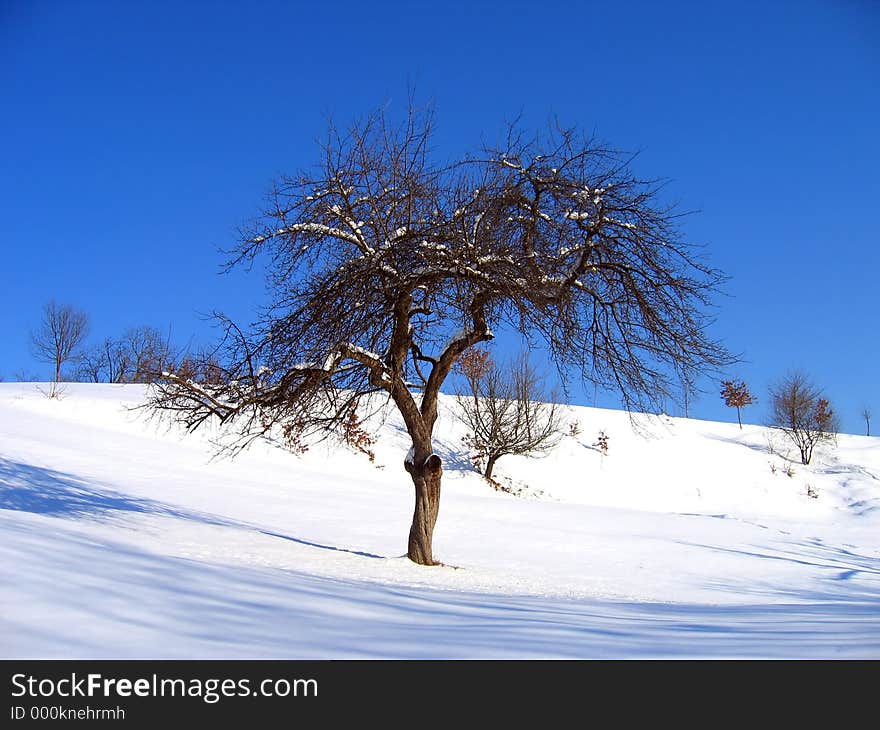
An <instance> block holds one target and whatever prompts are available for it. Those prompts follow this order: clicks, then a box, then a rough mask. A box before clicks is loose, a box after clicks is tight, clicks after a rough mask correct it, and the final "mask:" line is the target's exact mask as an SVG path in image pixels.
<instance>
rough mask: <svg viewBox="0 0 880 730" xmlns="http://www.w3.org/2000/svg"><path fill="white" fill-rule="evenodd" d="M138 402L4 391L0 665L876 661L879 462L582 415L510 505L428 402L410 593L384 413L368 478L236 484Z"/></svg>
mask: <svg viewBox="0 0 880 730" xmlns="http://www.w3.org/2000/svg"><path fill="white" fill-rule="evenodd" d="M144 393H145V391H144V387H143V386H133V385H122V386H121V385H85V384H82V385H67V386H65V388H64V392H63V396H62V397H61V398H60V399H49V398H46V397H45V396H44V395H43V394H42V393H41V391H40V389H39V388H38V387H36V386H35V385H34V384H32V383H19V384H0V535H2V536H0V656H2V657H5V658H9V657H34V658H43V657H77V658H81V657H88V658H97V657H144V658H154V657H156V658H160V657H175V658H183V657H191V658H202V657H205V658H207V657H258V658H270V657H273V658H274V657H278V658H343V657H352V658H478V657H479V658H482V657H569V658H617V657H624V658H631V657H632V658H637V657H794V658H800V657H812V658H832V657H844V658H854V657H863V658H880V438H873V437H872V438H868V437H860V436H851V435H841V436H840V437H839V439H838V446H837V448H835V449H825V450H823V451H821V452H817V454H816V456H815V457H814V462H813V464H812V465H810V466H801V465H800V464H797V463H794V464H792V463H791V462H790V461H788V460H787V459H786V456H787V455H788V456H793V453H788V454H787V453H786V452H791V451H792V450H791V449H790V448H789V447H787V446H786V445H785V443H784V442H783V441H781V440H780V439H779V437H778V436H774V435H772V434H770V433H769V431H768V430H767V429H765V428H762V427H758V426H745V427H744V428H743V429H742V430H740V429H739V428H738V427H737V426H736V424H724V423H712V422H705V421H696V420H684V419H674V418H667V417H659V418H651V419H645V420H641V421H640V422H638V423H636V424H633V423H632V422H631V421H630V419H629V417H628V415H627V414H625V413H622V412H617V411H609V410H600V409H591V408H580V407H577V408H572V409H571V418H570V419H569V420H571V421H577V422H578V423H579V425H580V429H581V433H580V434H579V435H578V436H577V437H572V436H569V435H567V436H566V437H565V438H564V439H563V440H562V442H561V443H560V445H559V446H558V447H557V448H556V449H555V450H554V451H553V452H552V453H551V454H550V455H549V456H547V457H546V458H542V459H526V458H523V457H505V458H503V459H501V460H500V461H499V462H498V465H497V467H496V475H497V476H499V477H500V479H501V481H502V482H503V483H504V484H506V485H509V486H511V487H513V488H514V489H517V490H519V491H520V492H521V493H522V494H521V496H513V495H511V494H508V493H504V492H500V491H496V490H494V489H492V488H491V487H490V486H489V485H488V484H487V483H486V482H485V481H484V480H483V479H482V478H481V477H480V476H479V474H477V473H476V472H475V471H474V469H473V467H472V465H471V464H470V463H469V460H468V458H467V454H466V452H465V450H464V448H463V446H462V436H463V435H464V433H463V429H462V427H461V425H460V424H458V423H457V422H456V420H455V419H454V417H453V416H452V414H451V411H450V409H451V408H452V407H453V400H452V399H450V398H445V399H444V400H443V412H442V414H441V419H440V422H439V423H438V429H437V434H436V451H437V453H438V454H439V455H440V456H441V457H442V458H443V462H444V477H443V497H442V501H441V507H440V518H439V521H438V524H437V529H436V532H435V536H434V553H435V556H436V557H437V558H439V559H440V560H442V561H443V562H444V563H445V565H444V566H443V567H431V568H426V567H421V566H417V565H415V564H413V563H411V562H409V561H408V560H407V559H406V558H405V557H403V554H404V553H405V549H406V538H407V533H408V530H409V523H410V518H411V515H412V499H413V496H412V484H411V482H410V481H409V477H408V475H407V474H406V472H404V470H403V468H402V461H403V458H404V455H405V454H406V452H407V449H408V447H409V443H408V439H407V436H406V433H405V432H404V430H403V428H402V425H401V422H400V419H399V418H397V417H396V416H395V414H394V413H393V412H391V413H388V416H387V418H386V419H385V420H384V422H382V423H381V424H379V423H378V422H377V423H376V428H377V429H378V433H379V439H378V443H377V444H376V446H375V447H374V450H375V452H376V460H375V463H370V461H369V460H368V459H367V457H366V456H364V455H363V454H360V453H356V452H354V451H352V450H351V449H348V448H347V447H344V446H341V445H339V444H336V443H331V442H324V443H321V444H316V445H314V446H312V447H311V448H310V449H309V451H308V452H307V453H305V454H303V455H301V456H297V455H294V454H292V453H290V452H288V451H285V450H283V449H281V448H278V447H277V446H273V445H270V444H267V443H257V444H254V446H253V447H252V448H250V449H249V450H248V451H246V452H244V453H243V454H241V455H240V456H238V457H237V458H235V459H231V460H230V459H217V458H214V454H215V448H214V446H213V444H212V441H213V440H214V439H217V438H219V439H222V438H223V434H222V433H197V434H194V435H188V436H182V434H181V432H180V431H179V429H177V428H174V427H170V426H169V425H168V424H167V423H163V422H159V421H156V420H155V419H153V420H150V419H148V418H147V417H146V415H145V414H144V413H143V412H142V411H138V410H133V407H134V406H137V405H138V404H139V403H141V402H142V401H143V399H144ZM749 415H751V414H749ZM600 431H604V432H605V433H606V434H607V435H608V437H609V449H608V453H607V454H603V453H602V452H601V451H600V450H599V449H598V448H596V446H595V445H594V444H595V443H596V438H597V436H598V434H599V432H600ZM808 487H809V490H808ZM808 491H810V492H812V493H813V494H817V495H818V496H816V497H811V496H809V495H808Z"/></svg>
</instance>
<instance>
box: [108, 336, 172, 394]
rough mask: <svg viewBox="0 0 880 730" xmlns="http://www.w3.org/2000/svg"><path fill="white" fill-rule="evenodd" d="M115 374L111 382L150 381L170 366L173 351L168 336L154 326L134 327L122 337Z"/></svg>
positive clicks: (170, 367)
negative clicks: (116, 375)
mask: <svg viewBox="0 0 880 730" xmlns="http://www.w3.org/2000/svg"><path fill="white" fill-rule="evenodd" d="M120 345H121V358H120V359H119V360H118V364H117V369H118V371H119V375H118V377H117V380H115V381H114V382H122V383H152V382H154V381H155V380H156V379H157V378H159V377H160V376H161V375H162V373H163V372H165V371H167V370H170V369H173V367H174V360H175V353H174V349H173V348H172V346H171V342H170V338H168V337H165V336H163V335H162V333H161V332H160V331H159V330H157V329H156V328H154V327H135V328H133V329H130V330H128V331H127V332H126V333H125V334H124V335H123V337H122V341H121V343H120Z"/></svg>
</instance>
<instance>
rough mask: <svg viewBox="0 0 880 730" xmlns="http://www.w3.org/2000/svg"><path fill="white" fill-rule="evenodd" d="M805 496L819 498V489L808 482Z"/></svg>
mask: <svg viewBox="0 0 880 730" xmlns="http://www.w3.org/2000/svg"><path fill="white" fill-rule="evenodd" d="M807 496H808V497H812V498H813V499H819V490H818V489H816V488H815V487H814V486H813V485H812V484H808V485H807Z"/></svg>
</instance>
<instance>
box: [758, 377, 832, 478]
mask: <svg viewBox="0 0 880 730" xmlns="http://www.w3.org/2000/svg"><path fill="white" fill-rule="evenodd" d="M770 404H771V408H772V411H771V420H770V425H771V426H773V427H774V428H777V429H779V430H780V431H782V432H783V433H784V434H785V435H786V436H787V437H788V438H789V439H790V440H791V441H792V443H794V445H795V446H796V447H797V449H798V451H799V452H800V457H801V463H802V464H809V463H810V460H811V459H812V458H813V450H814V449H815V447H816V446H817V445H818V444H821V443H825V442H833V441H834V440H835V438H836V435H837V430H838V424H837V418H836V416H835V414H834V411H833V410H831V404H830V403H829V401H828V399H827V398H826V397H825V396H824V395H823V394H822V391H821V390H820V389H819V388H818V387H816V385H814V384H813V382H812V381H811V380H810V379H809V378H808V377H807V376H806V375H805V374H804V373H802V372H793V373H789V374H788V375H786V376H785V377H784V378H783V379H782V380H781V381H779V382H778V383H777V384H775V385H773V386H772V387H771V388H770Z"/></svg>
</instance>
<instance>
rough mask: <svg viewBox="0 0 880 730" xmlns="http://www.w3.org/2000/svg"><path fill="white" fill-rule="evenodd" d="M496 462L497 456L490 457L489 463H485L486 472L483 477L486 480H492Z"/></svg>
mask: <svg viewBox="0 0 880 730" xmlns="http://www.w3.org/2000/svg"><path fill="white" fill-rule="evenodd" d="M496 461H498V457H497V456H490V457H489V461H487V462H486V471H485V472H484V473H483V476H484V477H486V479H491V478H492V470H493V469H494V468H495V462H496Z"/></svg>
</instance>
